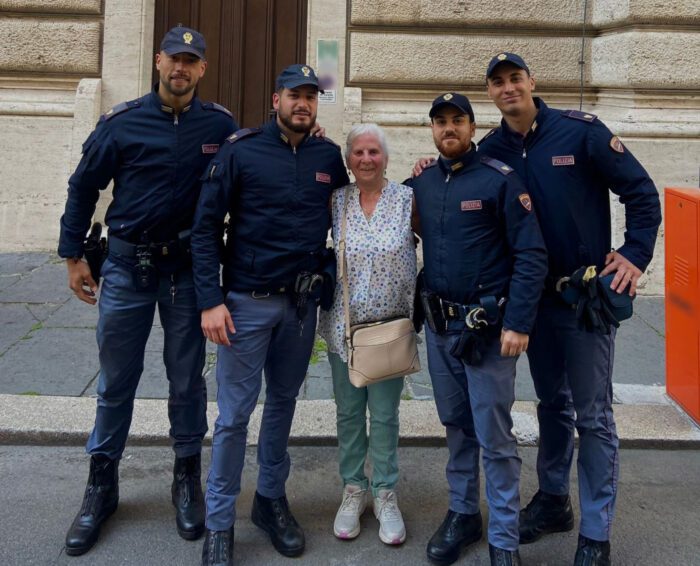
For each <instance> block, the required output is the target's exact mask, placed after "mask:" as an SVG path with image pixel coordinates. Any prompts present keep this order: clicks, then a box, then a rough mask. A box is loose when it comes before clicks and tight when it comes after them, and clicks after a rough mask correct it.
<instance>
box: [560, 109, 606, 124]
mask: <svg viewBox="0 0 700 566" xmlns="http://www.w3.org/2000/svg"><path fill="white" fill-rule="evenodd" d="M564 116H566V117H567V118H573V119H574V120H581V121H582V122H593V121H595V119H596V118H597V117H598V116H596V115H595V114H591V113H590V112H581V111H580V110H565V111H564Z"/></svg>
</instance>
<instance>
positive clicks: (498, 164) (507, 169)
mask: <svg viewBox="0 0 700 566" xmlns="http://www.w3.org/2000/svg"><path fill="white" fill-rule="evenodd" d="M481 162H482V163H483V164H484V165H488V166H489V167H491V168H492V169H495V170H496V171H498V172H499V173H500V174H501V175H510V174H511V173H512V172H513V168H512V167H511V166H510V165H506V164H505V163H503V161H499V160H498V159H494V158H493V157H486V156H484V157H482V158H481Z"/></svg>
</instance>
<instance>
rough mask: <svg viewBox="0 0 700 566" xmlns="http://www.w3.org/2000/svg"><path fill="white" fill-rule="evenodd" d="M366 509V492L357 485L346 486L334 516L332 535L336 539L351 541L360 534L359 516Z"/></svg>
mask: <svg viewBox="0 0 700 566" xmlns="http://www.w3.org/2000/svg"><path fill="white" fill-rule="evenodd" d="M366 507H367V490H366V489H362V488H361V487H359V486H357V485H346V486H345V489H344V490H343V502H342V503H341V504H340V507H339V508H338V512H337V513H336V514H335V522H334V523H333V534H334V535H335V536H337V537H338V538H342V539H351V538H355V537H356V536H357V535H359V534H360V515H362V513H364V511H365V508H366Z"/></svg>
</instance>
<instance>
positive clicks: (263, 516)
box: [251, 491, 306, 556]
mask: <svg viewBox="0 0 700 566" xmlns="http://www.w3.org/2000/svg"><path fill="white" fill-rule="evenodd" d="M251 518H252V519H253V523H255V524H256V525H257V526H258V527H260V528H261V529H262V530H263V531H265V532H266V533H267V534H269V535H270V539H271V540H272V545H273V546H274V547H275V549H276V550H277V552H279V553H280V554H283V555H284V556H299V555H300V554H301V553H302V552H304V546H305V544H306V541H305V539H304V531H303V530H302V528H301V527H300V526H299V523H297V521H296V519H295V518H294V516H293V515H292V512H291V511H290V510H289V503H288V502H287V498H286V497H279V498H277V499H269V498H268V497H263V496H262V495H260V494H259V493H258V492H257V491H256V492H255V498H254V499H253V512H252V514H251Z"/></svg>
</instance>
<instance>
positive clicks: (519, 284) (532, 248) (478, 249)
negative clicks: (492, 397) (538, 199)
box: [407, 146, 547, 334]
mask: <svg viewBox="0 0 700 566" xmlns="http://www.w3.org/2000/svg"><path fill="white" fill-rule="evenodd" d="M407 184H409V185H410V186H412V187H413V190H414V194H415V198H416V205H417V208H418V214H419V216H420V225H421V237H422V239H423V259H424V262H425V283H426V285H427V287H428V288H429V289H431V290H432V291H434V292H436V293H437V294H438V295H440V297H441V298H443V299H446V300H448V301H452V302H456V303H461V304H475V303H478V301H479V298H480V297H484V296H491V295H495V296H496V297H497V298H501V297H508V302H507V303H506V309H505V314H504V318H503V326H504V327H505V328H507V329H509V330H515V331H516V332H522V333H525V334H528V333H529V332H530V330H531V329H532V326H533V324H534V321H535V314H536V312H537V303H538V301H539V298H540V294H541V293H542V287H543V285H544V278H545V275H546V274H547V252H546V249H545V247H544V243H543V241H542V234H541V233H540V229H539V226H538V225H537V217H536V216H535V214H534V213H533V212H532V203H531V202H530V197H529V196H528V194H527V191H526V190H525V188H524V187H523V185H522V183H521V182H520V180H519V179H518V177H517V175H516V174H515V173H513V170H512V168H510V167H508V166H507V165H505V164H503V163H501V162H499V161H497V160H495V159H490V158H487V157H484V155H483V154H480V153H477V152H476V151H475V148H474V146H472V150H471V151H469V152H467V153H466V154H464V155H463V156H462V157H461V158H459V159H456V160H445V159H444V158H442V157H440V158H439V159H438V160H437V162H435V164H434V165H432V166H430V167H428V168H427V169H425V170H424V171H423V173H422V174H421V175H420V176H418V177H415V178H414V179H411V180H409V181H407Z"/></svg>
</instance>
